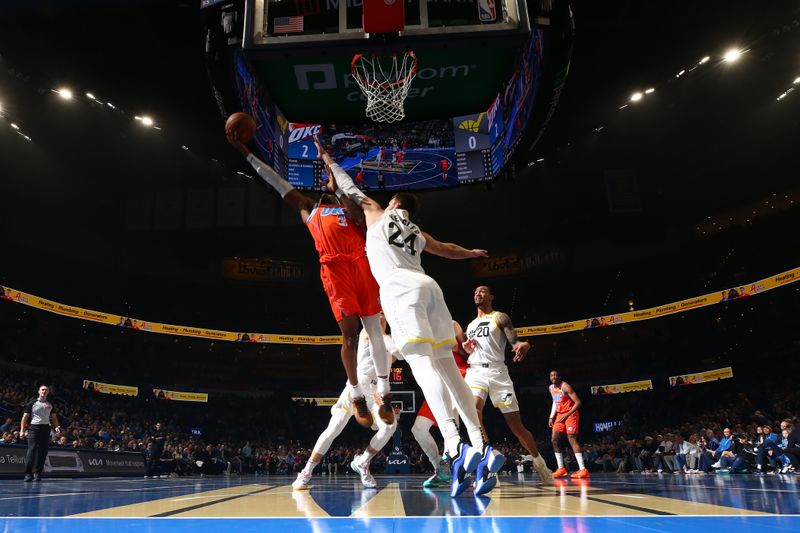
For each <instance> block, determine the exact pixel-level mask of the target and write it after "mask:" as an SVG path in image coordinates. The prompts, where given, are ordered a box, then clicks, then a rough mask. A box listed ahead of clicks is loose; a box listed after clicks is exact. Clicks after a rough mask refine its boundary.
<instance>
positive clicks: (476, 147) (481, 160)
mask: <svg viewBox="0 0 800 533" xmlns="http://www.w3.org/2000/svg"><path fill="white" fill-rule="evenodd" d="M500 115H501V113H500V112H499V95H498V98H496V99H495V101H494V102H493V103H492V106H491V107H490V108H489V110H488V111H487V112H485V113H478V114H475V115H464V116H461V117H455V118H454V119H453V132H454V134H455V135H454V138H455V148H456V168H457V170H458V181H459V182H461V183H470V182H473V181H484V180H488V179H492V178H493V177H494V176H495V174H496V173H497V171H498V170H499V169H500V167H501V166H502V162H503V159H504V158H503V157H502V155H501V154H499V153H498V149H497V147H498V145H499V144H501V143H498V142H497V140H498V139H499V138H501V134H502V133H503V121H502V117H501V116H500Z"/></svg>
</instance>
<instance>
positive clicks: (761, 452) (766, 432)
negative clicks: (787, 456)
mask: <svg viewBox="0 0 800 533" xmlns="http://www.w3.org/2000/svg"><path fill="white" fill-rule="evenodd" d="M778 440H779V439H778V435H776V434H775V433H773V432H772V426H769V425H766V426H763V428H761V437H760V438H759V439H758V441H757V444H758V445H757V446H756V448H755V449H756V452H757V454H758V456H757V460H756V469H757V470H758V472H759V473H762V472H764V470H765V469H764V466H765V463H766V461H767V457H768V455H769V456H770V457H776V458H777V455H775V452H776V451H777V452H779V453H780V454H781V455H783V451H782V450H781V449H780V447H779V446H778ZM773 468H774V465H773Z"/></svg>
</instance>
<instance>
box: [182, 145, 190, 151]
mask: <svg viewBox="0 0 800 533" xmlns="http://www.w3.org/2000/svg"><path fill="white" fill-rule="evenodd" d="M181 148H183V149H184V150H188V149H189V147H188V146H186V145H185V144H182V145H181Z"/></svg>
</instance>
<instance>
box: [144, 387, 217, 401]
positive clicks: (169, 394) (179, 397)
mask: <svg viewBox="0 0 800 533" xmlns="http://www.w3.org/2000/svg"><path fill="white" fill-rule="evenodd" d="M153 396H155V397H156V398H158V399H159V400H172V401H176V402H201V403H208V394H206V393H204V392H181V391H176V390H166V389H153Z"/></svg>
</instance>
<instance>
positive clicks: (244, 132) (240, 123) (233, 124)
mask: <svg viewBox="0 0 800 533" xmlns="http://www.w3.org/2000/svg"><path fill="white" fill-rule="evenodd" d="M232 132H236V133H237V134H238V137H239V142H241V143H248V142H250V139H252V138H253V137H255V135H256V121H255V120H253V117H251V116H250V115H248V114H247V113H242V112H241V111H239V112H237V113H234V114H233V115H231V116H229V117H228V120H227V121H226V122H225V134H226V135H230V134H231V133H232Z"/></svg>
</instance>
